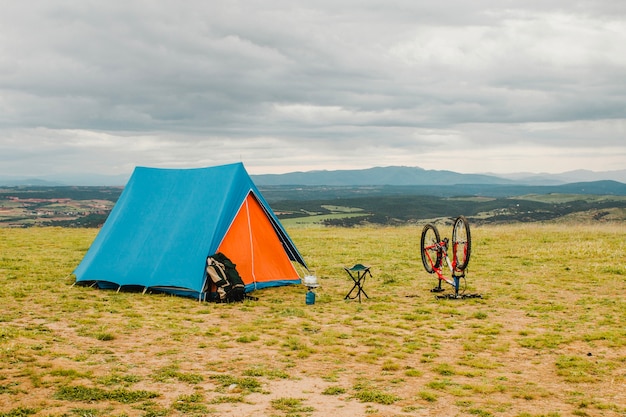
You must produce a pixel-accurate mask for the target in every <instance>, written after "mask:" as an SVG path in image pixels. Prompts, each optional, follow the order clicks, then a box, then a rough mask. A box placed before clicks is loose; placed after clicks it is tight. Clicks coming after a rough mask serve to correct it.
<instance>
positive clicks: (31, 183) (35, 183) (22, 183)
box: [0, 178, 65, 187]
mask: <svg viewBox="0 0 626 417" xmlns="http://www.w3.org/2000/svg"><path fill="white" fill-rule="evenodd" d="M63 185H65V184H63V183H60V182H55V181H46V180H41V179H39V178H21V179H10V178H0V186H4V187H59V186H63Z"/></svg>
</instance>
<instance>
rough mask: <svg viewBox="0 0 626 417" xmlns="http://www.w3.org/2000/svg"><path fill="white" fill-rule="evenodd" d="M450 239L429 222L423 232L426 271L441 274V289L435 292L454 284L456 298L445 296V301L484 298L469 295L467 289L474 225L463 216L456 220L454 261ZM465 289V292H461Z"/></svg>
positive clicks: (422, 247)
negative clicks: (444, 286) (466, 274)
mask: <svg viewBox="0 0 626 417" xmlns="http://www.w3.org/2000/svg"><path fill="white" fill-rule="evenodd" d="M449 244H450V241H449V240H448V238H444V239H443V240H441V236H440V235H439V230H437V227H436V226H435V225H434V224H432V223H428V224H427V225H426V226H424V229H423V230H422V238H421V241H420V249H421V254H422V263H423V264H424V268H425V269H426V272H428V273H429V274H437V279H438V282H437V286H436V287H435V288H433V289H432V290H431V291H432V292H437V293H439V292H442V291H444V289H443V288H442V287H441V283H442V282H446V283H448V284H450V285H451V286H452V287H453V288H454V295H452V296H444V297H443V298H465V297H480V296H479V295H477V294H471V295H466V294H465V289H466V287H467V282H466V280H465V271H466V269H467V265H468V264H469V260H470V254H471V250H472V236H471V234H470V226H469V223H468V221H467V219H466V218H465V217H464V216H459V217H457V218H456V219H455V220H454V225H453V226H452V248H451V250H452V259H450V256H449V252H448V249H449V247H448V245H449ZM444 264H445V265H446V266H447V267H448V269H449V270H450V274H451V277H450V278H448V277H446V276H445V275H444V273H443V269H444ZM461 280H463V283H464V285H463V289H462V290H461V288H460V287H461ZM459 290H461V293H459ZM440 297H441V296H440Z"/></svg>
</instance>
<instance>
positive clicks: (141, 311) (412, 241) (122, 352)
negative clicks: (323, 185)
mask: <svg viewBox="0 0 626 417" xmlns="http://www.w3.org/2000/svg"><path fill="white" fill-rule="evenodd" d="M96 232H97V231H96V230H85V229H58V228H43V229H23V230H10V229H0V297H1V299H2V301H3V302H2V304H1V306H0V416H2V417H4V416H31V415H32V416H42V417H43V416H46V417H73V416H114V417H131V416H132V417H135V416H137V417H139V416H141V417H151V416H209V415H221V416H222V415H223V416H231V415H232V416H253V415H254V416H256V415H268V416H271V415H276V416H286V415H290V416H295V415H302V416H305V415H306V416H327V415H335V416H353V415H366V414H367V415H373V416H408V415H428V414H434V413H436V414H438V415H479V416H514V417H538V416H552V417H556V416H567V415H579V416H585V415H588V416H596V415H597V416H620V417H621V416H623V415H624V414H625V413H626V397H625V395H624V393H623V392H624V390H623V387H624V384H625V383H626V372H625V371H624V370H625V369H626V342H625V341H626V330H625V329H626V323H625V320H626V319H625V318H626V301H625V299H624V297H623V295H624V294H625V293H626V267H625V264H624V262H623V261H622V259H623V255H624V253H626V225H624V224H610V225H609V224H607V225H597V226H592V225H578V226H573V225H570V224H559V225H539V224H528V225H506V226H489V227H476V228H474V229H473V230H472V236H473V243H474V246H473V250H472V260H471V263H470V265H469V274H468V280H467V284H468V288H467V291H468V292H478V293H482V294H483V298H477V299H465V300H437V299H435V297H434V296H433V294H432V293H430V292H429V290H430V289H431V288H432V287H434V286H435V284H436V282H435V280H434V278H433V276H431V275H428V274H427V273H426V272H424V271H423V268H422V266H421V260H420V259H419V256H418V246H419V234H420V232H421V227H402V228H358V229H326V228H311V229H294V230H292V231H291V230H290V234H291V237H292V238H293V240H294V241H295V243H296V245H297V246H298V248H299V249H300V250H301V252H302V253H303V255H304V257H305V259H307V261H308V263H309V266H310V267H311V269H312V271H313V272H314V273H315V274H316V275H317V276H318V280H319V282H320V283H321V287H320V288H319V289H318V291H317V302H316V304H314V305H310V306H307V305H305V300H304V297H305V289H304V288H303V287H299V286H292V287H282V288H273V289H267V290H262V291H259V292H257V293H256V294H255V295H256V296H258V297H259V300H258V301H245V302H244V303H241V304H231V305H226V304H200V303H198V302H196V301H194V300H191V299H185V298H179V297H171V296H166V295H142V294H137V293H125V292H120V293H116V292H112V291H98V290H95V289H90V288H82V287H71V284H72V283H73V279H72V277H71V276H70V273H71V271H72V270H73V269H74V268H75V267H76V265H78V263H79V262H80V260H81V259H82V256H83V255H84V253H85V251H86V250H87V248H88V247H89V244H90V242H91V241H92V240H93V238H94V237H95V235H96ZM355 263H363V264H366V265H369V266H371V267H372V274H373V277H372V279H369V278H368V281H367V282H366V286H365V289H366V291H367V293H368V295H369V296H370V298H369V299H364V300H363V302H362V303H360V304H359V303H358V302H357V301H354V300H353V301H345V300H344V296H345V295H346V293H347V291H348V290H349V289H350V287H351V281H350V279H349V277H348V276H347V275H346V274H345V272H344V271H343V267H344V266H351V265H353V264H355Z"/></svg>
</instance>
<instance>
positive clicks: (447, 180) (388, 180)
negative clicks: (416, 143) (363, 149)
mask: <svg viewBox="0 0 626 417" xmlns="http://www.w3.org/2000/svg"><path fill="white" fill-rule="evenodd" d="M251 177H252V180H253V181H254V183H255V184H257V185H259V186H272V185H305V186H316V185H328V186H368V185H369V186H383V185H400V186H405V185H457V184H502V185H505V184H514V183H515V181H513V180H510V179H506V178H500V177H497V176H493V175H482V174H459V173H457V172H453V171H437V170H425V169H422V168H419V167H375V168H368V169H359V170H336V171H307V172H291V173H287V174H264V175H251Z"/></svg>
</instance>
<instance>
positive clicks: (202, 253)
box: [74, 163, 307, 298]
mask: <svg viewBox="0 0 626 417" xmlns="http://www.w3.org/2000/svg"><path fill="white" fill-rule="evenodd" d="M216 252H222V253H223V254H225V255H226V256H227V257H229V258H230V259H231V260H232V261H233V263H235V264H236V265H237V271H238V272H239V274H240V275H241V277H242V279H243V281H244V284H245V285H246V292H249V291H253V290H255V289H261V288H265V287H272V286H280V285H288V284H297V283H299V282H300V277H299V275H298V272H297V271H296V269H295V267H294V263H292V261H293V262H297V263H299V264H301V265H302V266H304V268H307V267H306V263H305V262H304V259H303V258H302V256H301V255H300V253H299V252H298V250H297V249H296V247H295V245H294V244H293V242H292V241H291V239H290V238H289V236H288V235H287V233H286V231H285V229H284V228H283V227H282V225H281V224H280V222H279V220H278V218H277V217H276V215H275V214H274V213H273V212H272V210H271V209H270V206H269V204H268V203H267V202H266V201H265V199H264V198H263V196H262V195H261V193H260V192H259V190H258V189H257V187H256V186H255V185H254V183H253V182H252V179H251V178H250V176H249V175H248V173H247V172H246V170H245V168H244V166H243V164H241V163H236V164H229V165H222V166H217V167H210V168H195V169H158V168H146V167H137V168H135V170H134V172H133V174H132V176H131V177H130V179H129V181H128V184H127V185H126V187H125V188H124V191H123V192H122V194H121V195H120V198H119V200H118V201H117V203H116V204H115V206H114V207H113V210H112V211H111V213H110V215H109V217H108V218H107V220H106V222H105V223H104V225H103V226H102V229H101V230H100V232H99V233H98V235H97V237H96V239H95V240H94V242H93V243H92V245H91V247H90V248H89V250H88V251H87V253H86V254H85V257H84V258H83V260H82V262H81V263H80V264H79V265H78V267H77V268H76V269H75V271H74V274H75V275H76V283H77V284H81V285H97V286H98V287H99V288H117V289H120V288H123V287H129V288H133V287H134V288H139V289H141V288H143V289H144V291H145V290H147V289H154V290H158V291H166V292H172V293H176V294H179V295H187V296H194V297H199V298H203V297H205V296H206V290H207V287H206V286H205V283H206V273H205V266H206V258H207V256H209V255H212V254H214V253H216Z"/></svg>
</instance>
